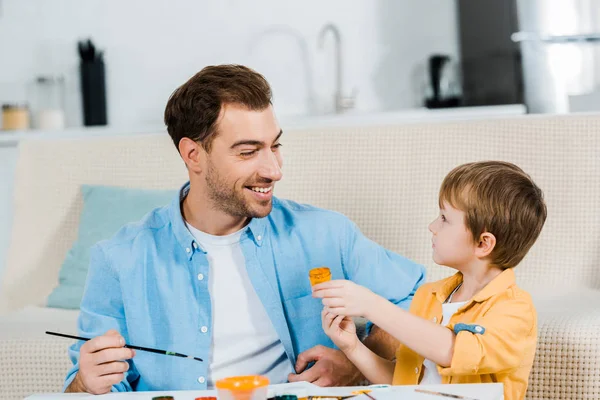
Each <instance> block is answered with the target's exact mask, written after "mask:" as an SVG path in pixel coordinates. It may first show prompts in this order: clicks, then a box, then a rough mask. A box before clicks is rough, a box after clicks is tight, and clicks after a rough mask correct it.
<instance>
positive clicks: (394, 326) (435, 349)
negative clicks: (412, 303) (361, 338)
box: [368, 296, 456, 367]
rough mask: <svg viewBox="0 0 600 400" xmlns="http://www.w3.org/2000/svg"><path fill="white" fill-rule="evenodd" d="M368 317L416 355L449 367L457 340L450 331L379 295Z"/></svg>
mask: <svg viewBox="0 0 600 400" xmlns="http://www.w3.org/2000/svg"><path fill="white" fill-rule="evenodd" d="M368 318H369V319H370V320H371V321H373V323H374V324H376V325H377V326H378V327H380V328H381V329H383V330H385V331H387V332H388V333H389V334H390V335H392V336H394V337H395V338H396V339H398V340H399V341H400V342H401V343H402V344H404V345H405V346H407V347H409V348H410V349H412V350H413V351H414V352H415V353H418V354H420V355H421V356H423V357H425V358H427V359H429V360H431V361H433V362H434V363H436V364H437V365H439V366H442V367H448V366H450V363H451V362H452V354H453V352H454V342H455V340H456V335H455V334H454V333H453V332H452V331H451V330H450V329H448V328H445V327H443V326H440V325H437V324H435V323H433V322H431V321H428V320H426V319H423V318H421V317H418V316H416V315H413V314H411V313H409V312H407V311H405V310H403V309H401V308H399V307H398V306H396V305H395V304H393V303H390V302H389V301H387V300H386V299H384V298H383V297H381V296H377V300H376V301H375V307H373V308H372V309H371V310H370V311H369V316H368Z"/></svg>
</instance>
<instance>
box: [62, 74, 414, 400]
mask: <svg viewBox="0 0 600 400" xmlns="http://www.w3.org/2000/svg"><path fill="white" fill-rule="evenodd" d="M165 123H166V125H167V130H168V132H169V135H170V136H171V138H172V139H173V142H174V144H175V146H176V147H177V150H178V151H179V154H180V155H181V158H182V159H183V162H184V163H185V165H186V167H187V170H188V173H189V182H188V183H186V184H185V185H184V186H183V187H182V188H181V190H180V191H179V195H178V196H177V197H176V198H174V199H173V201H172V203H171V204H169V205H167V206H165V207H163V208H159V209H157V210H154V211H153V212H151V213H150V214H148V215H147V216H146V217H145V218H144V219H143V220H142V221H141V222H139V223H136V224H131V225H128V226H126V227H124V228H123V229H121V230H120V231H119V232H118V233H117V234H116V235H115V236H114V237H113V238H112V239H110V240H108V241H104V242H100V243H99V244H97V245H96V246H94V248H93V249H92V252H91V254H92V256H91V265H90V269H89V272H88V281H87V285H86V290H85V294H84V296H83V299H82V302H81V313H80V316H79V321H78V325H79V334H80V336H84V337H93V339H92V340H90V341H87V342H85V343H81V342H79V343H77V344H75V345H73V346H72V347H71V348H70V350H69V352H70V356H71V359H72V361H73V363H74V366H73V368H72V369H71V370H70V371H69V373H68V374H67V378H66V381H65V390H66V391H67V392H89V393H94V394H101V393H106V392H109V391H111V390H112V391H129V390H182V389H196V390H199V389H205V388H211V387H212V386H213V385H214V382H215V381H216V380H218V379H220V378H223V377H227V376H234V375H251V374H261V375H266V376H268V377H269V379H270V381H271V383H283V382H286V381H288V380H289V381H291V382H295V381H301V380H305V381H309V382H314V383H315V384H318V385H323V386H324V385H349V384H355V383H357V382H358V381H359V380H361V379H362V376H361V375H360V373H359V372H358V370H357V369H356V368H355V367H354V366H353V365H352V363H350V361H349V360H348V359H347V358H346V357H345V356H344V354H343V353H342V352H341V351H339V350H336V349H334V346H333V343H332V342H331V341H330V339H329V338H328V337H327V336H326V335H325V333H324V332H323V330H322V329H321V309H322V305H321V303H320V302H319V301H318V300H317V299H314V298H313V297H312V292H311V287H310V282H309V279H308V271H309V270H310V269H311V268H314V267H318V266H323V265H326V266H328V267H329V268H330V269H331V272H332V277H333V278H334V279H343V278H347V279H350V280H353V281H355V282H356V283H358V284H360V285H363V286H366V287H368V288H370V289H371V290H373V291H374V292H376V293H378V294H380V295H382V296H384V297H386V298H387V299H389V300H390V301H392V302H394V303H396V304H398V305H399V306H400V307H403V308H405V309H407V308H408V306H409V303H410V301H411V299H412V297H413V295H414V293H415V291H416V289H417V288H418V286H419V285H420V284H421V283H422V281H423V279H424V276H423V268H422V267H421V266H419V265H417V264H415V263H413V262H411V261H409V260H407V259H406V258H403V257H402V256H400V255H398V254H395V253H392V252H390V251H388V250H386V249H384V248H382V247H381V246H379V245H377V244H376V243H374V242H372V241H370V240H368V239H367V238H366V237H364V236H363V235H362V234H361V233H360V231H359V230H358V229H357V227H356V226H355V225H354V224H353V223H352V222H351V221H349V220H348V219H347V218H345V217H344V216H342V215H340V214H338V213H335V212H332V211H327V210H322V209H318V208H315V207H311V206H307V205H301V204H297V203H294V202H292V201H286V200H280V199H277V198H276V197H274V196H273V191H274V188H275V184H276V182H277V181H279V180H280V179H281V178H282V172H281V166H282V158H281V153H280V150H279V149H280V146H281V142H282V138H283V137H282V133H283V132H282V129H281V127H280V126H279V124H278V122H277V119H276V118H275V114H274V111H273V107H272V104H271V88H270V87H269V84H268V83H267V81H266V80H265V79H264V78H263V77H262V76H261V75H260V74H258V73H256V72H255V71H253V70H251V69H249V68H246V67H243V66H239V65H220V66H211V67H206V68H204V69H203V70H202V71H200V72H199V73H198V74H196V75H195V76H193V77H192V78H191V79H190V80H189V81H188V82H186V83H185V84H183V85H182V86H181V87H179V88H178V89H177V90H176V91H175V92H174V93H173V95H172V96H171V98H170V99H169V102H168V104H167V107H166V110H165ZM332 151H333V149H332ZM125 343H131V344H134V345H137V346H144V347H153V348H158V349H167V350H170V351H175V352H178V353H183V354H189V355H192V356H195V357H199V358H202V359H203V360H204V361H203V362H198V361H195V360H191V359H185V358H179V357H168V356H164V355H159V354H153V353H147V352H142V351H139V352H134V351H133V350H131V349H128V348H125V347H124V344H125ZM365 344H366V345H367V346H368V347H369V348H371V349H372V350H373V351H375V352H376V353H378V354H380V355H381V356H383V357H386V358H391V357H393V354H394V352H395V350H396V345H397V342H396V341H395V340H394V339H392V338H391V337H390V336H389V335H387V334H386V333H385V332H383V331H381V330H379V329H378V328H377V327H373V328H372V329H371V330H370V334H369V336H368V337H367V338H366V339H365ZM309 366H310V368H308V367H309Z"/></svg>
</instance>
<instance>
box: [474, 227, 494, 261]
mask: <svg viewBox="0 0 600 400" xmlns="http://www.w3.org/2000/svg"><path fill="white" fill-rule="evenodd" d="M494 247H496V236H494V235H493V234H491V233H489V232H484V233H482V234H481V235H480V236H479V243H478V244H477V247H476V249H475V255H476V256H477V257H478V258H486V257H488V256H489V255H490V254H491V253H492V251H493V250H494Z"/></svg>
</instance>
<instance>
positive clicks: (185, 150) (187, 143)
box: [179, 138, 206, 174]
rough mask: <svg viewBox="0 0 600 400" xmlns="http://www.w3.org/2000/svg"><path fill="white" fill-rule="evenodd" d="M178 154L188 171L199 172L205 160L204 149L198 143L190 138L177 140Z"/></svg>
mask: <svg viewBox="0 0 600 400" xmlns="http://www.w3.org/2000/svg"><path fill="white" fill-rule="evenodd" d="M179 154H180V155H181V158H182V159H183V162H184V163H185V165H186V166H187V168H188V170H189V171H190V172H195V173H198V174H199V173H201V172H202V169H203V168H204V165H205V161H206V151H205V150H204V147H202V145H201V144H200V143H197V142H195V141H193V140H192V139H190V138H183V139H181V140H180V141H179Z"/></svg>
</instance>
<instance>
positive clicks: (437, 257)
mask: <svg viewBox="0 0 600 400" xmlns="http://www.w3.org/2000/svg"><path fill="white" fill-rule="evenodd" d="M439 206H440V214H439V216H438V217H437V218H436V219H435V220H434V221H433V222H432V223H431V224H430V225H429V230H430V231H431V233H432V235H433V236H432V247H433V260H434V261H435V262H436V263H437V264H440V265H446V266H448V267H450V268H454V269H456V270H457V271H458V272H457V273H456V274H455V275H454V276H452V277H450V278H447V279H443V280H441V281H438V282H434V283H428V284H425V285H423V286H422V287H421V288H419V289H418V290H417V292H416V293H415V296H414V299H413V301H412V304H411V307H410V312H406V311H404V310H403V309H401V308H399V307H397V306H395V305H394V304H392V303H390V302H388V301H387V300H386V299H384V298H382V297H380V296H378V295H377V294H375V293H373V292H371V291H369V290H368V289H366V288H364V287H362V286H358V285H356V284H355V283H353V282H350V281H345V280H337V281H330V282H325V283H321V284H319V285H315V286H314V288H313V296H314V297H318V298H322V299H323V300H322V301H323V305H324V309H323V313H322V320H323V329H324V330H325V333H326V334H327V335H328V336H329V337H330V338H331V339H332V340H333V342H334V343H335V344H336V346H338V347H339V348H340V349H341V350H342V351H343V352H344V353H345V354H346V356H347V357H348V358H349V359H350V360H351V361H352V362H353V363H354V364H355V365H356V366H357V367H358V368H359V369H360V371H361V372H362V373H363V374H364V375H365V377H366V378H367V379H368V380H369V381H371V382H372V383H392V384H395V385H416V384H436V383H486V382H501V383H503V384H504V393H505V398H506V399H507V400H516V399H523V398H525V392H526V390H527V380H528V377H529V372H530V370H531V367H532V364H533V358H534V354H535V348H536V341H537V323H536V311H535V308H534V306H533V303H532V301H531V297H530V296H529V294H528V293H526V292H525V291H523V290H522V289H520V288H519V287H518V286H517V285H516V283H515V274H514V271H513V268H514V267H515V266H517V264H519V262H520V261H521V260H522V259H523V257H524V256H525V254H527V251H528V250H529V249H530V248H531V246H532V245H533V243H534V242H535V240H536V239H537V237H538V235H539V234H540V231H541V230H542V226H543V225H544V221H545V220H546V205H545V203H544V200H543V196H542V191H541V190H540V189H539V188H538V187H537V186H536V185H535V183H534V182H533V181H532V180H531V178H530V177H529V176H528V175H527V174H525V173H524V172H523V171H522V170H521V169H520V168H519V167H517V166H515V165H513V164H510V163H506V162H494V161H489V162H477V163H470V164H464V165H461V166H459V167H457V168H455V169H454V170H452V171H451V172H450V173H449V174H448V175H447V176H446V178H445V179H444V181H443V183H442V187H441V189H440V194H439ZM355 316H363V317H365V318H367V319H369V320H370V321H371V322H373V323H374V324H375V325H377V326H378V327H380V328H382V329H384V330H385V331H387V332H388V333H390V334H391V335H392V336H394V337H395V338H396V339H398V340H399V341H400V346H399V348H398V351H397V353H396V362H395V363H394V362H393V361H388V360H386V359H383V358H381V357H379V356H377V355H376V354H374V353H373V352H371V351H370V350H369V349H368V348H367V347H365V346H364V345H363V344H362V343H361V342H360V341H359V340H358V338H357V336H356V330H355V326H354V322H353V321H352V319H351V318H350V317H355Z"/></svg>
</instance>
